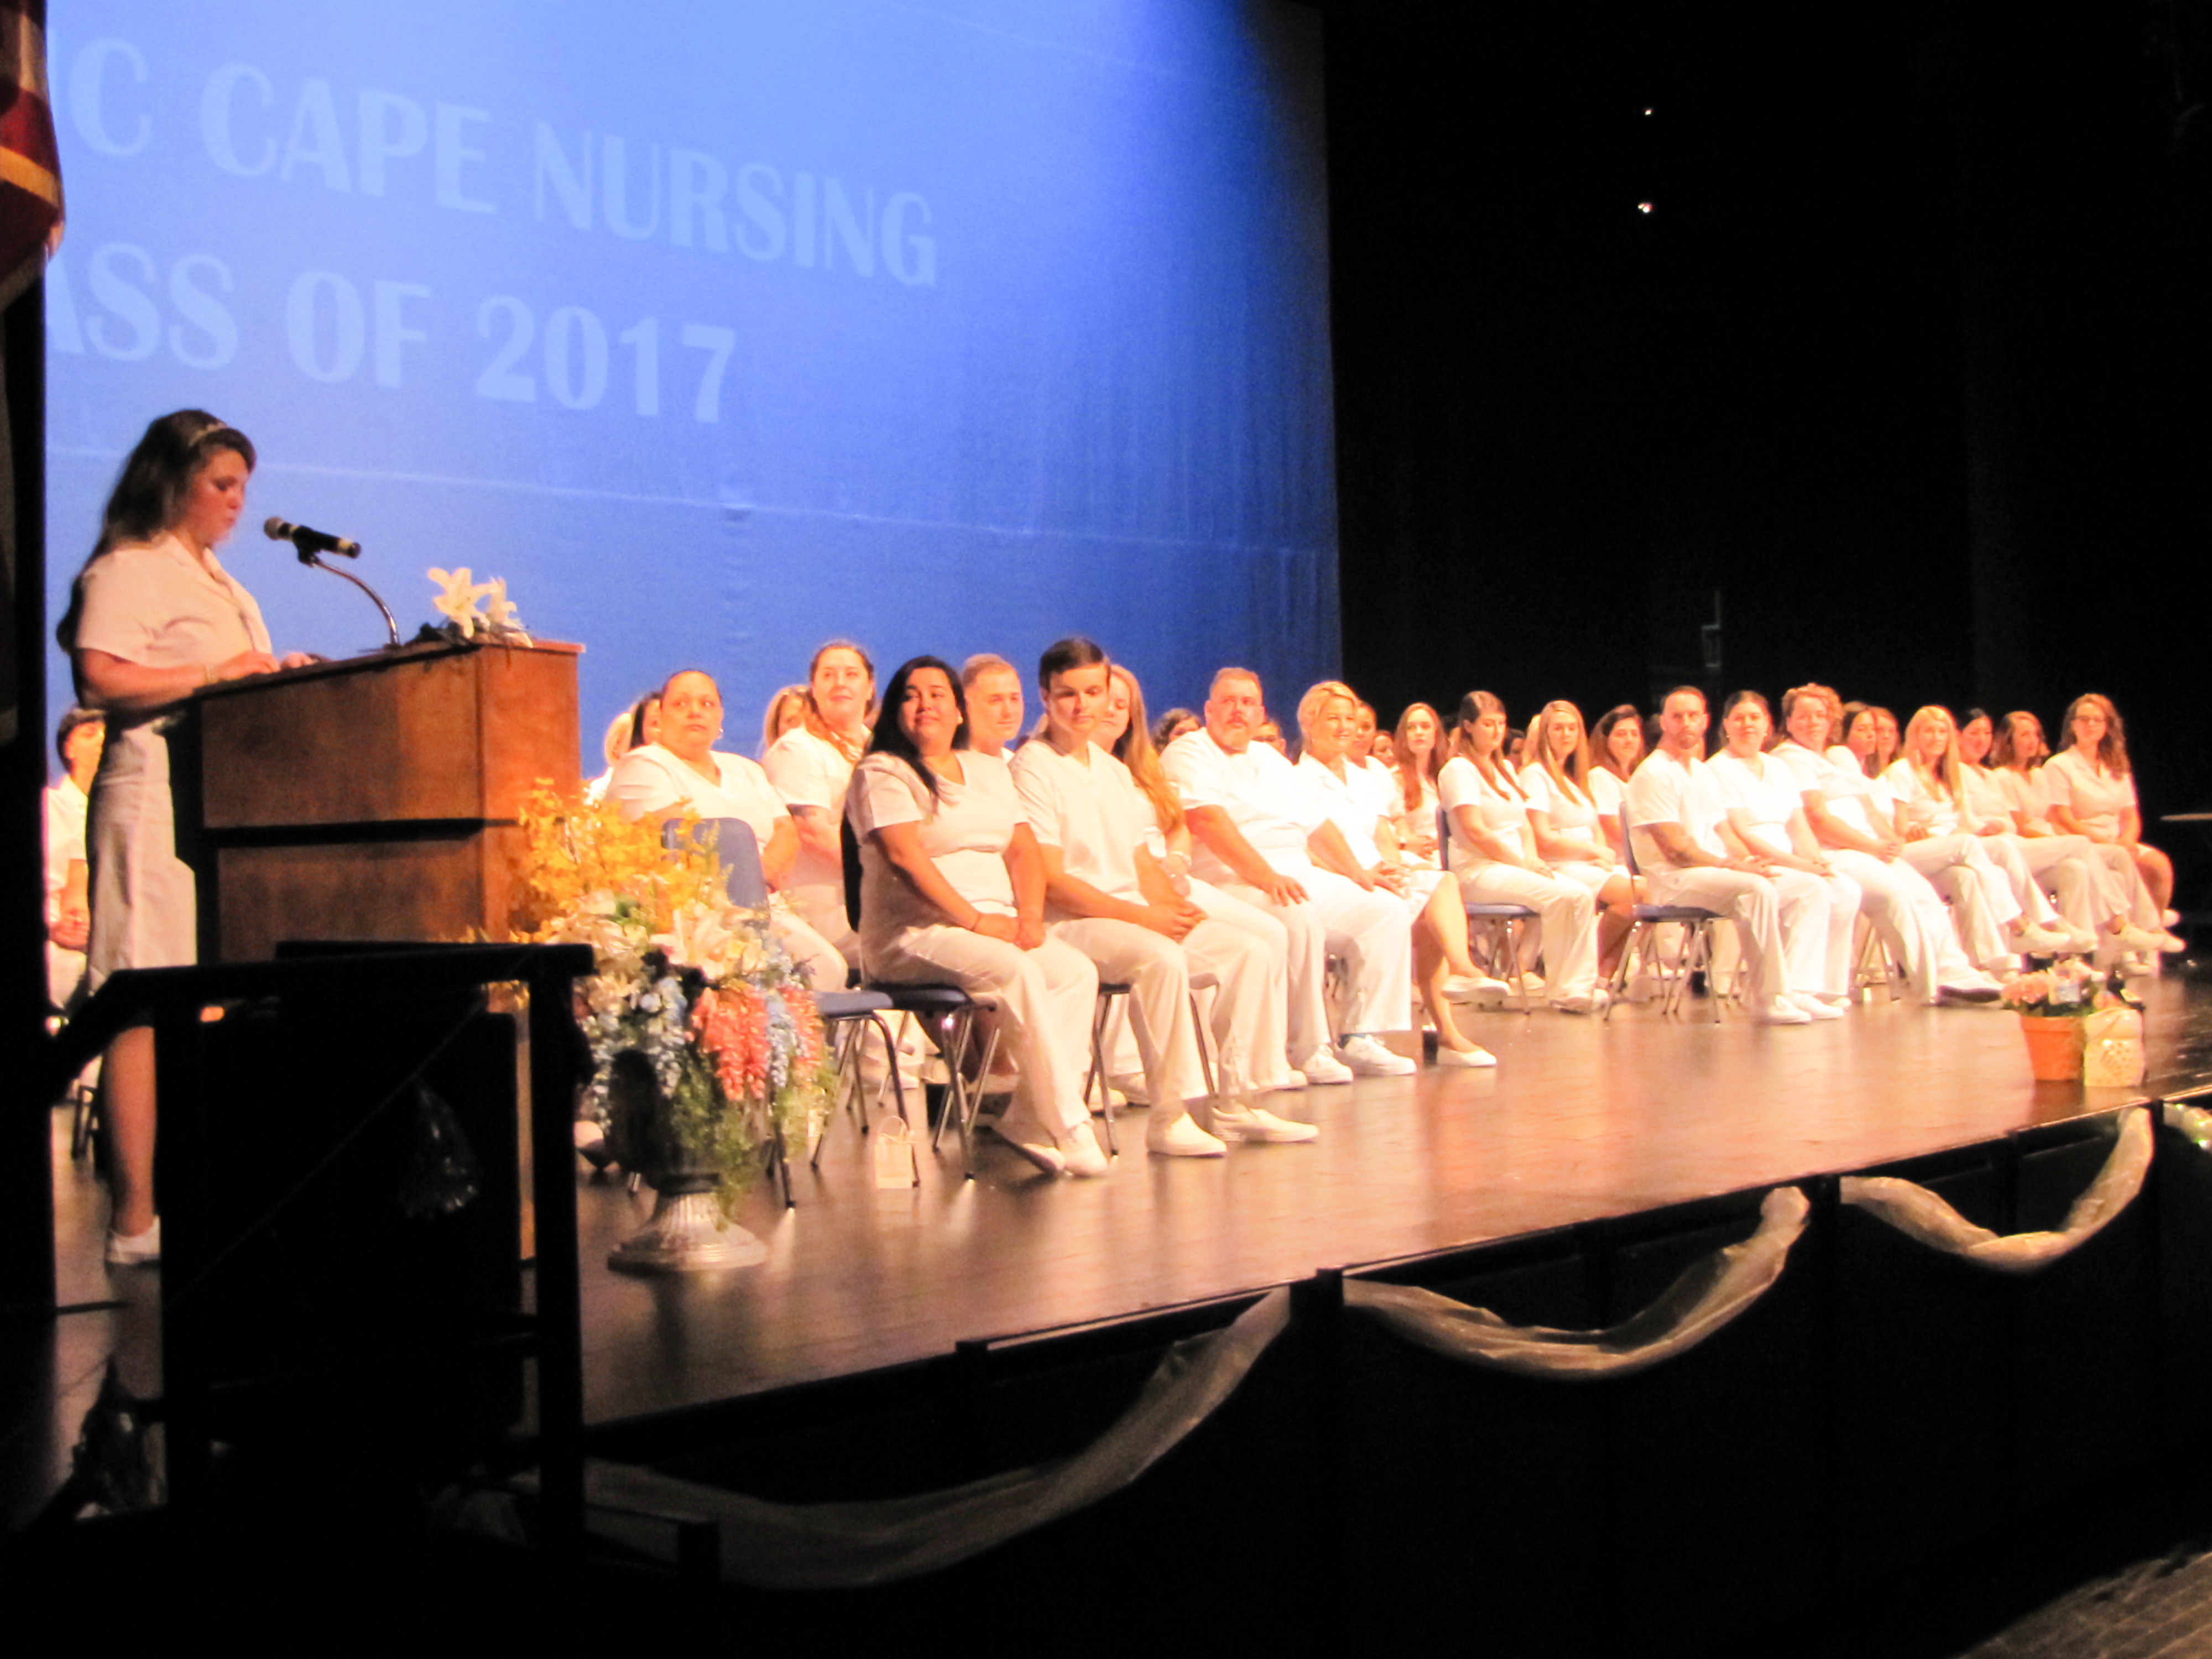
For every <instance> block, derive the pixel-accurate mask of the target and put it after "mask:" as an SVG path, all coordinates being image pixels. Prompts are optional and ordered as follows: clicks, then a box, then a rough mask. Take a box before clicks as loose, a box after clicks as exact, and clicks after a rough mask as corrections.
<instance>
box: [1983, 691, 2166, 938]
mask: <svg viewBox="0 0 2212 1659" xmlns="http://www.w3.org/2000/svg"><path fill="white" fill-rule="evenodd" d="M1958 749H1959V783H1960V793H1961V797H1962V799H1963V800H1964V803H1965V815H1966V820H1967V828H1969V829H1972V831H1973V832H1974V834H1976V835H1978V836H1993V835H2002V836H2005V837H2006V838H2007V839H2008V840H2009V841H2010V842H2012V845H2013V849H2014V851H2015V852H2017V853H2018V854H2020V855H2021V860H2022V861H2024V862H2025V863H2026V864H2027V872H2028V873H2029V874H2030V875H2032V876H2033V877H2034V878H2035V879H2036V882H2037V884H2039V886H2041V887H2042V889H2043V890H2044V892H2045V895H2046V896H2049V898H2050V900H2051V903H2052V904H2053V905H2054V906H2056V907H2057V911H2058V915H2059V916H2060V918H2061V919H2062V920H2063V922H2064V923H2065V925H2066V927H2069V928H2070V929H2072V931H2073V933H2075V938H2076V942H2077V943H2078V942H2079V939H2080V938H2081V936H2082V935H2084V934H2086V935H2087V936H2089V937H2090V938H2092V939H2094V940H2095V941H2096V956H2097V963H2098V965H2099V966H2100V967H2103V968H2106V969H2110V968H2112V967H2115V966H2118V965H2119V964H2120V963H2122V961H2123V960H2124V959H2127V960H2134V959H2137V958H2141V957H2151V958H2153V959H2155V957H2156V955H2157V953H2158V952H2159V951H2160V950H2163V949H2165V948H2166V947H2167V946H2168V945H2172V946H2173V947H2174V948H2177V949H2179V948H2182V942H2181V941H2180V940H2179V939H2174V938H2172V936H2171V935H2170V934H2167V933H2166V930H2165V929H2164V928H2162V927H2161V928H2158V929H2156V930H2155V931H2148V930H2144V929H2141V928H2138V927H2136V926H2135V925H2134V922H2133V921H2132V918H2131V915H2130V912H2131V911H2132V910H2133V908H2134V907H2135V902H2136V891H2137V890H2138V888H2139V887H2140V886H2141V883H2140V882H2139V881H2137V880H2136V872H2135V868H2134V865H2133V861H2132V860H2130V859H2129V858H2128V856H2127V854H2125V853H2124V851H2123V850H2122V849H2120V848H2118V847H2114V846H2111V845H2104V846H2100V845H2099V844H2098V843H2097V842H2093V841H2091V840H2090V839H2089V838H2088V837H2087V836H2073V835H2067V834H2064V833H2063V832H2062V831H2061V830H2060V829H2058V827H2057V825H2056V824H2054V823H2051V820H2050V817H2049V816H2048V813H2047V812H2046V813H2045V816H2044V818H2043V822H2042V823H2040V824H2039V825H2038V826H2036V827H2035V828H2034V829H2033V830H2031V829H2023V828H2021V823H2020V820H2019V818H2018V817H2016V816H2015V813H2014V811H2013V796H2012V792H2011V790H2009V789H2008V787H2006V783H2005V775H2004V774H2003V773H2002V772H2001V771H1999V770H1998V769H1996V767H1995V766H1993V765H1991V764H1990V759H1991V757H1992V755H1993V753H1994V751H1995V750H1996V722H1995V721H1994V720H1991V719H1990V717H1989V715H1988V714H1986V713H1985V712H1984V711H1983V710H1981V709H1979V708H1970V709H1968V710H1967V711H1966V717H1965V718H1964V719H1963V720H1960V722H1959V732H1958ZM2145 908H2148V906H2146V907H2145Z"/></svg>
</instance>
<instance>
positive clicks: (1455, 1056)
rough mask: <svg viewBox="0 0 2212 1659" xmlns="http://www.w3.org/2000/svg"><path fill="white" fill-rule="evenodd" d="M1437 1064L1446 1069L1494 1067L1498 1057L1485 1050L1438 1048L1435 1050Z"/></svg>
mask: <svg viewBox="0 0 2212 1659" xmlns="http://www.w3.org/2000/svg"><path fill="white" fill-rule="evenodd" d="M1497 1064H1498V1056H1497V1055H1496V1054H1492V1053H1491V1052H1490V1050H1489V1049H1487V1048H1439V1049H1437V1065H1439V1066H1447V1067H1449V1066H1495V1065H1497Z"/></svg>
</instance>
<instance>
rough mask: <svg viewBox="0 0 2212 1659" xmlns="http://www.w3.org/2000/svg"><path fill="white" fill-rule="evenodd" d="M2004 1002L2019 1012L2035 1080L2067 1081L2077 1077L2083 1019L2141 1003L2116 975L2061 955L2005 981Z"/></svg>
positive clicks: (2079, 1075) (2079, 1068)
mask: <svg viewBox="0 0 2212 1659" xmlns="http://www.w3.org/2000/svg"><path fill="white" fill-rule="evenodd" d="M2004 1004H2005V1006H2006V1007H2008V1008H2011V1009H2014V1010H2015V1011H2017V1012H2018V1013H2019V1015H2020V1030H2021V1036H2023V1037H2025V1038H2026V1039H2027V1060H2028V1065H2029V1066H2030V1067H2031V1068H2032V1069H2033V1072H2034V1073H2035V1076H2036V1080H2037V1081H2039V1082H2043V1083H2071V1082H2075V1081H2076V1080H2078V1079H2080V1077H2081V1045H2082V1032H2083V1027H2084V1022H2086V1021H2087V1018H2089V1016H2090V1015H2091V1014H2092V1013H2093V1012H2096V1011H2097V1010H2098V1009H2100V1008H2114V1007H2119V1006H2128V1007H2130V1008H2136V1007H2140V1006H2141V1005H2140V1004H2138V1003H2136V1002H2135V1001H2134V1000H2133V999H2132V998H2130V997H2129V996H2128V994H2127V993H2126V991H2125V989H2124V985H2123V983H2122V981H2121V979H2120V977H2119V975H2118V974H2100V973H2099V972H2098V971H2097V970H2096V969H2093V968H2091V967H2090V966H2088V965H2087V963H2083V962H2082V961H2081V960H2080V959H2079V958H2078V957H2063V958H2061V959H2060V960H2059V961H2057V963H2053V964H2052V965H2051V966H2050V967H2048V968H2040V969H2036V970H2035V971H2034V972H2033V973H2027V974H2015V975H2012V976H2011V977H2010V978H2008V979H2007V980H2006V981H2005V982H2004Z"/></svg>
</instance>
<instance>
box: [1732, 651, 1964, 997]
mask: <svg viewBox="0 0 2212 1659" xmlns="http://www.w3.org/2000/svg"><path fill="white" fill-rule="evenodd" d="M1840 708H1841V704H1840V703H1839V702H1838V700H1837V697H1836V694H1835V693H1834V692H1833V691H1832V690H1830V689H1829V688H1828V687H1826V686H1825V685H1799V686H1793V687H1791V688H1790V690H1787V691H1785V692H1784V693H1783V694H1782V723H1783V726H1784V729H1785V730H1786V731H1787V732H1788V736H1787V737H1785V738H1784V740H1783V741H1782V742H1780V743H1778V744H1775V746H1774V747H1773V748H1772V749H1771V750H1768V751H1767V758H1768V759H1769V760H1771V761H1776V762H1778V763H1781V764H1782V765H1783V766H1784V767H1785V768H1786V769H1788V771H1789V773H1790V781H1791V783H1792V785H1793V786H1794V787H1796V791H1797V799H1798V800H1799V801H1800V802H1801V803H1802V805H1803V807H1804V809H1805V821H1806V823H1808V825H1810V826H1811V829H1812V831H1813V835H1814V839H1815V840H1817V841H1818V842H1820V845H1821V846H1822V847H1823V848H1826V851H1827V854H1828V862H1829V863H1830V864H1832V866H1835V868H1836V869H1838V871H1840V872H1842V873H1844V875H1847V876H1849V877H1850V878H1851V879H1852V880H1853V881H1854V882H1856V883H1857V884H1858V889H1859V893H1860V899H1859V908H1860V909H1861V910H1862V911H1863V913H1864V915H1865V916H1866V918H1867V921H1868V922H1869V925H1871V926H1872V927H1873V928H1874V930H1875V932H1876V933H1879V934H1880V935H1881V941H1882V943H1883V945H1886V946H1887V947H1888V951H1889V955H1890V959H1891V960H1892V961H1893V962H1894V963H1896V964H1897V965H1898V967H1899V969H1902V970H1903V972H1904V974H1905V985H1906V987H1908V990H1909V992H1910V994H1911V997H1912V999H1913V1000H1915V1001H1917V1002H1923V1003H1937V1002H1963V1003H1990V1002H1995V1001H1996V1000H1997V998H1998V996H1999V994H2000V989H1999V987H1998V985H1997V982H1996V980H1994V979H1992V978H1990V975H1987V974H1985V973H1984V972H1982V971H1981V969H1978V968H1977V967H1975V966H1974V964H1973V963H1972V962H1970V961H1968V960H1967V959H1966V951H1964V950H1963V949H1961V948H1960V944H1959V939H1958V935H1957V933H1956V932H1955V931H1954V929H1953V928H1952V926H1951V918H1950V916H1949V915H1948V914H1947V913H1946V911H1945V910H1944V908H1943V901H1942V897H1941V896H1938V894H1937V893H1936V889H1935V887H1934V886H1933V885H1932V884H1930V883H1929V880H1928V878H1926V877H1925V876H1923V875H1922V874H1921V873H1920V872H1918V871H1917V870H1915V869H1914V868H1913V867H1912V866H1911V865H1910V864H1908V863H1906V862H1905V860H1904V859H1903V858H1902V857H1901V856H1900V854H1903V852H1904V851H1905V841H1904V838H1903V837H1902V836H1899V834H1898V833H1897V825H1896V822H1895V820H1894V819H1893V817H1891V815H1890V812H1889V809H1888V805H1887V799H1888V798H1887V792H1886V791H1882V792H1880V793H1876V791H1877V786H1876V785H1875V781H1874V780H1872V779H1871V778H1869V777H1868V776H1867V775H1866V774H1865V773H1863V772H1862V771H1860V770H1859V769H1858V767H1857V765H1856V764H1852V763H1849V762H1848V760H1847V761H1846V763H1840V764H1839V763H1838V762H1837V761H1836V760H1834V759H1833V758H1832V754H1833V751H1832V750H1830V749H1829V748H1828V733H1829V732H1830V730H1831V729H1832V726H1833V723H1834V720H1835V717H1836V715H1837V714H1838V712H1839V710H1840Z"/></svg>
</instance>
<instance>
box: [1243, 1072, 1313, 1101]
mask: <svg viewBox="0 0 2212 1659" xmlns="http://www.w3.org/2000/svg"><path fill="white" fill-rule="evenodd" d="M1305 1086H1306V1074H1305V1073H1304V1072H1301V1071H1298V1070H1297V1069H1296V1068H1295V1067H1293V1068H1291V1069H1287V1070H1285V1072H1284V1073H1283V1080H1282V1081H1281V1082H1280V1083H1255V1084H1254V1085H1252V1088H1253V1091H1254V1092H1255V1093H1257V1094H1263V1095H1266V1094H1273V1093H1274V1092H1275V1091H1277V1090H1279V1089H1303V1088H1304V1087H1305Z"/></svg>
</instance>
